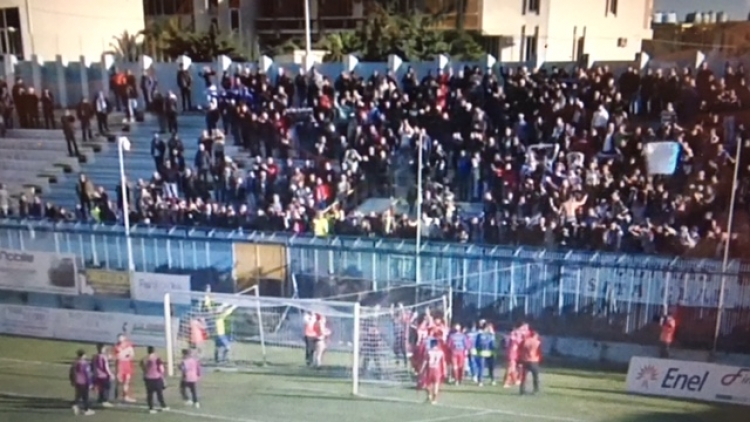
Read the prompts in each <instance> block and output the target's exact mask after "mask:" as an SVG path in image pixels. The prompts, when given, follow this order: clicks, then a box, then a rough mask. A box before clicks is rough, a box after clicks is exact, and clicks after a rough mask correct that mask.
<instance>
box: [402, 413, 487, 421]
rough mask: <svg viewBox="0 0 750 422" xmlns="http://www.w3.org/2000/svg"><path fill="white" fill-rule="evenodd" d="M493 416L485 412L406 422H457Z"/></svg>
mask: <svg viewBox="0 0 750 422" xmlns="http://www.w3.org/2000/svg"><path fill="white" fill-rule="evenodd" d="M491 414H492V411H490V410H484V411H481V412H474V413H467V414H464V415H449V416H438V417H435V418H425V419H417V420H412V421H406V422H450V421H457V420H460V419H468V418H475V417H477V416H485V415H491Z"/></svg>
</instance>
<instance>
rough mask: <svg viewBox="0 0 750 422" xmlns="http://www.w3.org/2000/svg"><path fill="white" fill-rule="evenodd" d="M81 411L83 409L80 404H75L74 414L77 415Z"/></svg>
mask: <svg viewBox="0 0 750 422" xmlns="http://www.w3.org/2000/svg"><path fill="white" fill-rule="evenodd" d="M79 413H81V409H79V408H78V405H73V414H74V415H77V414H79Z"/></svg>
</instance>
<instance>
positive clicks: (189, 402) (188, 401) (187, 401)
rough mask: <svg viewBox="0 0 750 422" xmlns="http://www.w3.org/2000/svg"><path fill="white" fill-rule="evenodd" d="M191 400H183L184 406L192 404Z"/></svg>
mask: <svg viewBox="0 0 750 422" xmlns="http://www.w3.org/2000/svg"><path fill="white" fill-rule="evenodd" d="M192 405H193V401H192V400H185V406H192Z"/></svg>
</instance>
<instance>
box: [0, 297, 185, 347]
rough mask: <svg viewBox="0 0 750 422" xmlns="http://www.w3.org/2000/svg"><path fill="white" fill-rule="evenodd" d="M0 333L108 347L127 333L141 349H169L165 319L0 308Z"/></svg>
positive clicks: (55, 310) (24, 307) (27, 307)
mask: <svg viewBox="0 0 750 422" xmlns="http://www.w3.org/2000/svg"><path fill="white" fill-rule="evenodd" d="M178 327H179V326H178V319H177V318H173V319H172V329H173V332H176V331H174V330H177V329H178ZM0 333H2V334H14V335H22V336H29V337H39V338H49V339H56V340H68V341H82V342H91V343H106V344H112V343H114V342H115V340H116V339H117V336H118V335H120V334H125V335H127V336H128V338H130V340H131V341H132V342H133V343H134V344H135V345H136V346H139V347H145V346H154V347H165V346H166V340H165V326H164V318H163V317H159V316H146V315H134V314H118V313H105V312H91V311H76V310H69V309H52V308H39V307H34V306H18V305H0Z"/></svg>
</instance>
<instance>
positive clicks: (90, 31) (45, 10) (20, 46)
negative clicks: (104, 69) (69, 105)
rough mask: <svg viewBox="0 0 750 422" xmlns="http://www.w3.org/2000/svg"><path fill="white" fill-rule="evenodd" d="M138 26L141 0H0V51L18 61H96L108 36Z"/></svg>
mask: <svg viewBox="0 0 750 422" xmlns="http://www.w3.org/2000/svg"><path fill="white" fill-rule="evenodd" d="M94 5H95V6H96V7H92V6H94ZM143 24H144V21H143V3H142V0H96V1H93V0H0V51H1V52H2V53H3V54H12V55H15V56H17V57H18V58H19V59H29V58H31V56H32V55H36V56H38V57H40V58H41V60H47V61H51V60H55V56H56V55H61V56H63V57H66V58H70V59H76V60H77V59H78V58H79V57H80V56H86V57H87V58H89V59H91V60H98V59H99V58H100V57H101V54H102V53H103V52H105V51H107V50H109V49H110V48H111V44H112V42H113V40H114V37H116V36H119V35H121V34H122V33H123V32H124V31H128V32H129V33H131V34H135V33H137V32H138V31H140V30H142V29H143Z"/></svg>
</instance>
